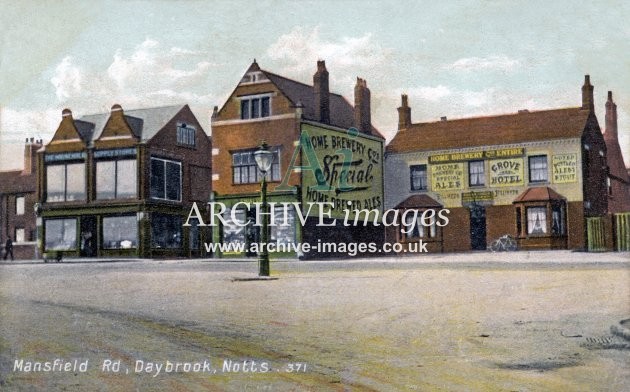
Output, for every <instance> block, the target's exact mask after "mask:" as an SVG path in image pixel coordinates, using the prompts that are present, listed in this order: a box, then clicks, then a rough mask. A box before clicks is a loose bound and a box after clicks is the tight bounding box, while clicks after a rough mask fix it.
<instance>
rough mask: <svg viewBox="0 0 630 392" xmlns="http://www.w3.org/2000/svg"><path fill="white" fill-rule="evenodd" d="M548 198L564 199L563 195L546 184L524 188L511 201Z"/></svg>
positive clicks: (544, 199) (543, 199)
mask: <svg viewBox="0 0 630 392" xmlns="http://www.w3.org/2000/svg"><path fill="white" fill-rule="evenodd" d="M549 200H565V197H564V196H562V195H561V194H559V193H558V192H556V191H554V190H553V189H551V188H549V187H548V186H543V187H535V188H528V189H526V190H525V192H523V193H521V194H520V195H518V197H517V198H516V199H514V201H513V203H519V202H525V201H549Z"/></svg>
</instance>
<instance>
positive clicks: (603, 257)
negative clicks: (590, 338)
mask: <svg viewBox="0 0 630 392" xmlns="http://www.w3.org/2000/svg"><path fill="white" fill-rule="evenodd" d="M183 261H190V262H225V263H232V262H250V263H255V262H257V260H256V258H255V257H250V258H190V259H189V258H175V259H141V258H94V257H93V258H88V257H82V258H71V257H66V258H63V259H62V260H61V261H60V262H59V263H60V264H68V263H118V262H183ZM272 261H273V262H274V263H285V262H299V263H343V264H354V263H368V264H378V263H396V264H398V263H413V264H415V263H417V264H441V263H447V264H451V263H458V264H466V263H474V264H477V263H480V262H482V263H487V264H492V263H499V264H503V263H510V264H593V263H606V264H609V263H629V264H630V252H578V251H571V250H539V251H515V252H496V253H494V252H484V251H474V252H463V253H433V254H422V255H418V254H415V255H405V256H386V257H349V258H345V259H313V260H298V259H297V258H282V259H277V260H272ZM44 263H45V262H44V260H43V259H28V260H13V261H12V260H2V259H0V265H6V264H11V265H13V264H44ZM48 263H50V264H57V263H56V262H54V261H52V262H51V261H49V262H48Z"/></svg>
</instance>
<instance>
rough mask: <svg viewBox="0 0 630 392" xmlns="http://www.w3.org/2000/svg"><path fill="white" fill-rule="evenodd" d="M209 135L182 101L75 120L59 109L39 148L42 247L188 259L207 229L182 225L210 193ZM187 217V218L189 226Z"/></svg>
mask: <svg viewBox="0 0 630 392" xmlns="http://www.w3.org/2000/svg"><path fill="white" fill-rule="evenodd" d="M211 151H212V147H211V141H210V138H209V137H208V136H207V135H206V133H205V132H204V130H203V128H202V127H201V125H200V124H199V122H198V121H197V119H196V118H195V116H194V114H193V113H192V111H191V110H190V108H189V107H188V105H180V106H166V107H156V108H147V109H138V110H129V111H126V112H125V111H123V109H122V107H121V106H120V105H114V106H112V108H111V111H110V112H109V113H99V114H94V115H87V116H83V117H81V118H79V119H74V118H73V116H72V112H71V111H70V110H69V109H64V110H63V112H62V119H61V122H60V124H59V127H58V128H57V130H56V132H55V135H54V136H53V138H52V140H51V141H50V142H49V143H48V144H47V145H46V146H45V147H44V148H43V149H42V150H41V152H40V154H39V156H40V159H39V165H40V175H39V181H38V184H39V185H38V193H39V199H40V203H41V207H40V215H41V218H42V219H41V221H42V226H41V229H40V232H41V239H42V241H41V247H42V251H44V252H48V253H51V252H60V253H62V254H63V255H65V256H74V257H101V256H106V257H113V256H132V257H166V256H168V257H176V256H181V257H190V256H200V255H202V254H203V253H204V252H203V241H204V240H208V238H206V234H205V230H203V228H202V227H199V226H198V225H197V224H193V225H192V226H190V227H183V224H184V222H185V221H186V218H187V216H188V213H189V211H190V209H191V206H192V203H193V202H200V203H206V202H207V200H208V198H209V196H210V192H211V186H212V183H211V178H212V177H211V176H212V172H211V167H212V166H211V164H212V163H211V158H210V156H211ZM193 223H194V222H193Z"/></svg>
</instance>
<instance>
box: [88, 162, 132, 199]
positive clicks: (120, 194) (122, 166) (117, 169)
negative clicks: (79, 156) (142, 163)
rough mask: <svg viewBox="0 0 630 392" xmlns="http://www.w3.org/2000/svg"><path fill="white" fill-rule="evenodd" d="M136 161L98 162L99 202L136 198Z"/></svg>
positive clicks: (97, 185)
mask: <svg viewBox="0 0 630 392" xmlns="http://www.w3.org/2000/svg"><path fill="white" fill-rule="evenodd" d="M136 178H137V176H136V160H135V159H122V160H117V161H98V162H96V198H97V199H99V200H109V199H128V198H134V197H136V181H137V179H136Z"/></svg>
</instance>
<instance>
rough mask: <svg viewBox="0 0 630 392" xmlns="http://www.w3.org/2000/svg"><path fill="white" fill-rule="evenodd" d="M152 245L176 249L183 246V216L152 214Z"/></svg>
mask: <svg viewBox="0 0 630 392" xmlns="http://www.w3.org/2000/svg"><path fill="white" fill-rule="evenodd" d="M151 246H152V247H153V248H165V249H176V248H181V247H182V217H181V216H176V215H167V214H159V213H154V214H151Z"/></svg>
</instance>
